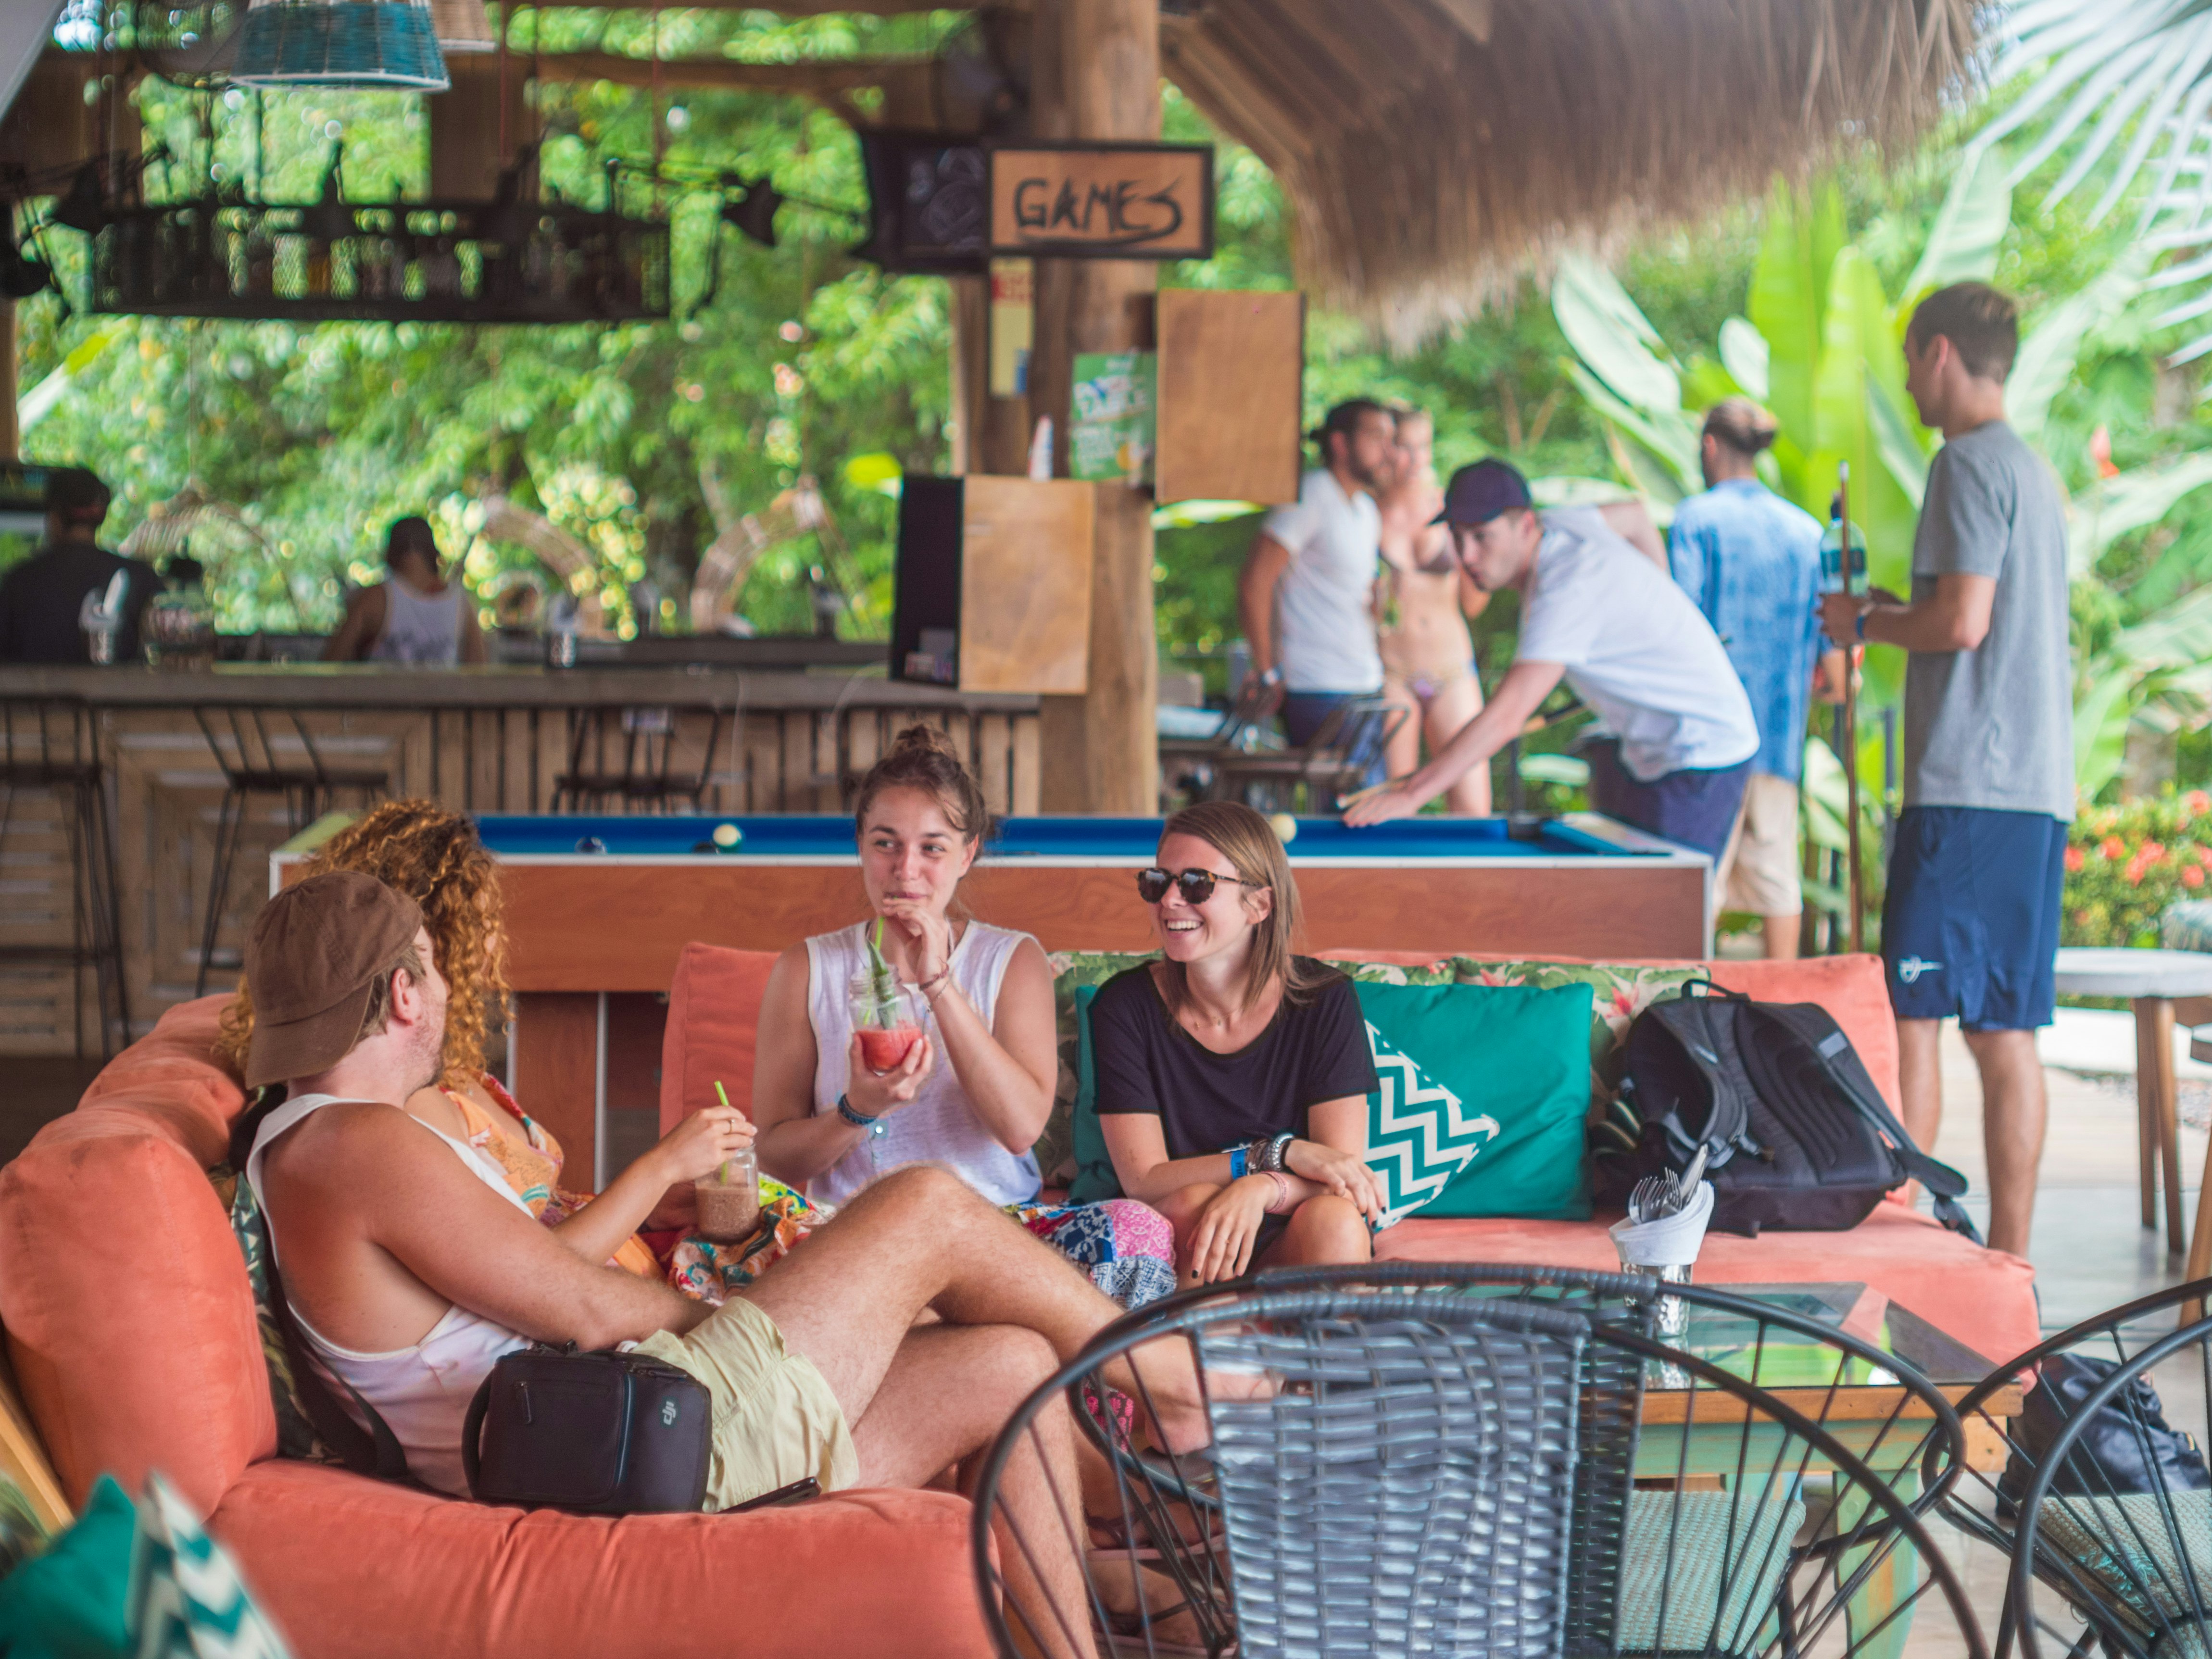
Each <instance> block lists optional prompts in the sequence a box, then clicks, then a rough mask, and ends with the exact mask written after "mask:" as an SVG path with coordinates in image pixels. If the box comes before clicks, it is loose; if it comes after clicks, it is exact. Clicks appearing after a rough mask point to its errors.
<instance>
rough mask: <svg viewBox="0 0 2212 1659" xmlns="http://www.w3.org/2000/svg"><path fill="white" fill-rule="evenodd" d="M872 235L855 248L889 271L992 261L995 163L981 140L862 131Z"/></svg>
mask: <svg viewBox="0 0 2212 1659" xmlns="http://www.w3.org/2000/svg"><path fill="white" fill-rule="evenodd" d="M859 132H860V160H861V162H862V165H863V166H864V167H866V170H867V175H868V197H869V204H870V208H869V218H870V227H869V233H868V240H866V241H865V242H863V243H862V244H861V245H860V246H859V247H856V248H854V250H853V252H854V253H855V254H856V255H858V256H859V257H860V258H863V259H867V260H870V261H872V262H873V263H874V264H879V265H881V266H882V267H883V268H884V270H912V271H930V272H934V273H936V274H938V275H939V276H957V275H959V274H961V273H963V272H974V273H978V274H980V273H981V272H982V271H983V270H986V269H987V267H988V264H989V260H990V228H991V227H990V200H989V197H988V195H987V185H988V182H989V177H990V168H989V165H988V163H987V161H985V159H984V152H983V150H982V149H981V146H980V145H976V144H972V143H947V142H946V140H945V136H944V134H942V133H933V132H919V131H902V130H900V129H896V128H884V127H876V128H869V127H863V128H860V130H859Z"/></svg>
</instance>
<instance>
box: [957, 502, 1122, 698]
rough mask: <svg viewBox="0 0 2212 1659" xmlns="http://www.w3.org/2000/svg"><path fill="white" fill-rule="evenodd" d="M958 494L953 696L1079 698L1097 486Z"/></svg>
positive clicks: (1085, 686) (1087, 636) (1086, 651)
mask: <svg viewBox="0 0 2212 1659" xmlns="http://www.w3.org/2000/svg"><path fill="white" fill-rule="evenodd" d="M1103 487H1104V488H1109V489H1111V488H1116V487H1118V486H1113V485H1108V486H1103ZM964 488H965V498H964V502H963V512H962V518H961V561H960V689H961V690H963V691H1036V692H1049V693H1054V694H1060V695H1066V696H1079V695H1080V694H1081V693H1083V692H1084V691H1085V690H1089V689H1090V680H1091V672H1090V670H1091V549H1092V537H1093V533H1094V530H1095V526H1096V518H1097V490H1098V489H1100V488H1101V486H1099V485H1096V484H1088V483H1079V482H1077V481H1076V480H1074V479H1073V478H1053V479H1044V480H1040V479H1033V478H1006V477H987V476H985V475H982V474H970V475H969V477H968V478H967V479H966V480H965V485H964Z"/></svg>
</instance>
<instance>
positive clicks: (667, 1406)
mask: <svg viewBox="0 0 2212 1659" xmlns="http://www.w3.org/2000/svg"><path fill="white" fill-rule="evenodd" d="M660 1426H661V1427H662V1428H664V1429H672V1428H674V1427H675V1426H676V1402H675V1401H673V1400H664V1401H661V1402H660Z"/></svg>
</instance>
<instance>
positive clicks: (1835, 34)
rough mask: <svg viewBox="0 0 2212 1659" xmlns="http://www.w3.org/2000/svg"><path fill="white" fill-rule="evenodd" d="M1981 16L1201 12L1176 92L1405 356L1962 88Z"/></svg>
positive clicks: (1312, 261)
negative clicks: (1586, 250)
mask: <svg viewBox="0 0 2212 1659" xmlns="http://www.w3.org/2000/svg"><path fill="white" fill-rule="evenodd" d="M1974 9H1975V6H1974V4H1973V0H1494V3H1492V0H1359V3H1357V4H1346V3H1343V0H1205V3H1204V4H1203V5H1202V6H1200V8H1198V9H1197V11H1196V13H1195V15H1190V16H1183V17H1168V18H1164V19H1163V20H1162V28H1161V61H1162V66H1163V68H1164V71H1165V73H1166V74H1167V76H1168V77H1169V78H1170V79H1171V80H1172V81H1173V82H1175V83H1176V85H1177V86H1178V87H1180V88H1182V91H1183V92H1184V93H1185V94H1187V95H1188V97H1190V98H1191V99H1192V100H1193V101H1194V102H1195V103H1197V104H1198V106H1200V108H1201V109H1203V110H1204V111H1205V112H1206V115H1207V117H1208V118H1210V119H1212V121H1213V122H1214V124H1215V125H1218V126H1219V127H1220V128H1222V129H1223V130H1224V131H1226V132H1228V133H1230V134H1231V135H1233V136H1234V137H1237V139H1239V140H1240V141H1241V142H1243V143H1246V144H1249V146H1251V148H1252V149H1254V150H1255V152H1257V153H1258V155H1260V157H1261V159H1262V160H1263V161H1266V162H1267V165H1268V167H1270V168H1272V169H1273V172H1274V173H1275V176H1276V178H1277V179H1279V180H1280V182H1281V184H1282V186H1283V189H1284V191H1285V193H1286V195H1287V196H1288V197H1289V199H1290V202H1291V206H1292V209H1293V211H1294V214H1295V235H1296V239H1297V240H1296V248H1297V264H1298V268H1299V271H1300V276H1301V279H1302V280H1303V281H1304V283H1306V284H1307V286H1308V287H1309V288H1310V289H1312V290H1313V291H1314V293H1315V294H1316V295H1317V297H1319V298H1320V299H1321V300H1322V301H1324V302H1325V303H1328V304H1330V305H1333V306H1336V307H1341V308H1344V309H1346V310H1350V311H1352V312H1354V313H1359V314H1362V315H1364V316H1366V317H1369V318H1370V319H1373V320H1375V321H1376V322H1377V323H1379V324H1380V325H1382V326H1383V328H1384V330H1385V331H1387V332H1388V333H1389V335H1390V336H1391V337H1394V338H1395V339H1398V340H1400V341H1406V340H1410V339H1413V338H1417V337H1419V336H1421V335H1424V334H1426V333H1428V332H1430V331H1432V330H1433V329H1435V328H1436V327H1437V326H1438V325H1443V324H1446V323H1449V322H1451V321H1454V320H1456V319H1460V318H1462V317H1464V316H1466V315H1468V314H1469V313H1471V312H1473V311H1474V310H1475V309H1477V308H1479V307H1480V306H1481V304H1482V303H1483V301H1485V300H1486V299H1487V298H1488V297H1490V296H1491V295H1492V294H1493V293H1495V292H1496V291H1497V290H1498V289H1499V288H1500V287H1501V286H1502V285H1504V284H1505V283H1510V281H1511V280H1512V279H1513V278H1515V277H1516V276H1518V275H1519V274H1520V273H1522V271H1524V270H1527V269H1528V267H1529V265H1530V264H1532V263H1541V262H1542V261H1543V260H1545V259H1546V258H1547V257H1548V256H1549V255H1550V254H1551V253H1552V252H1553V251H1554V250H1556V249H1557V248H1558V247H1559V246H1562V245H1563V244H1565V243H1567V242H1570V241H1573V240H1605V239H1606V238H1607V237H1609V236H1612V235H1613V234H1618V233H1620V232H1622V231H1625V230H1628V229H1632V228H1638V227H1641V226H1646V225H1650V224H1652V223H1655V222H1664V221H1667V220H1669V219H1674V220H1679V219H1682V218H1686V217H1690V216H1696V215H1700V214H1703V213H1705V212H1708V211H1710V210H1712V209H1713V208H1715V207H1717V206H1718V205H1719V204H1722V203H1723V202H1724V201H1726V200H1728V199H1729V198H1730V197H1740V196H1741V195H1744V194H1747V193H1757V192H1759V191H1763V190H1764V189H1765V188H1766V186H1767V185H1769V184H1770V183H1771V180H1772V179H1773V177H1774V175H1775V174H1776V173H1778V172H1782V173H1801V172H1802V171H1803V170H1805V169H1807V168H1808V167H1812V166H1814V165H1816V164H1817V163H1818V162H1820V161H1822V160H1823V159H1825V158H1826V157H1827V156H1828V155H1831V154H1832V153H1833V152H1834V151H1835V150H1837V149H1838V148H1839V147H1840V146H1842V145H1844V144H1845V143H1850V142H1854V141H1857V140H1862V139H1866V138H1871V139H1873V140H1874V141H1875V142H1876V143H1881V144H1884V145H1894V144H1899V143H1904V142H1907V141H1909V140H1911V138H1912V137H1914V136H1916V135H1917V133H1918V132H1920V131H1922V130H1923V127H1925V126H1926V125H1929V124H1931V123H1932V122H1933V121H1934V120H1935V119H1936V118H1937V116H1938V115H1939V113H1940V112H1941V110H1942V98H1943V94H1945V92H1946V91H1947V90H1950V91H1954V92H1955V91H1956V90H1958V89H1959V87H1960V78H1961V76H1962V72H1963V70H1964V68H1965V65H1966V60H1967V58H1968V56H1969V53H1970V52H1971V50H1972V41H1973V32H1972V14H1973V11H1974Z"/></svg>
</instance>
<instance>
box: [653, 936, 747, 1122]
mask: <svg viewBox="0 0 2212 1659" xmlns="http://www.w3.org/2000/svg"><path fill="white" fill-rule="evenodd" d="M775 957H776V953H775V951H733V950H732V949H730V948H729V947H728V946H727V945H700V944H696V943H695V944H691V945H685V946H684V954H683V955H682V956H680V957H678V958H677V959H676V977H675V979H674V980H672V981H671V982H670V984H669V987H668V1031H667V1035H666V1036H664V1037H662V1038H661V1042H660V1133H663V1134H666V1133H668V1132H669V1131H670V1130H671V1129H672V1128H674V1127H676V1126H677V1125H678V1124H679V1123H681V1122H682V1121H684V1118H685V1116H686V1115H689V1114H690V1113H692V1112H696V1111H697V1110H698V1109H700V1108H701V1107H702V1106H704V1105H705V1104H706V1103H708V1101H710V1100H712V1099H714V1083H715V1080H716V1079H720V1081H721V1084H722V1086H723V1087H724V1088H726V1089H727V1090H728V1091H729V1095H730V1103H731V1104H732V1106H735V1107H736V1108H737V1109H738V1110H739V1111H741V1112H744V1113H745V1114H747V1115H750V1114H751V1111H752V1107H753V1056H754V1054H755V1052H756V1048H757V1044H756V1042H755V1039H756V1037H757V1027H758V1026H759V1024H760V1009H761V999H762V998H763V997H764V996H766V995H767V994H768V976H769V972H770V971H771V970H772V969H774V968H775Z"/></svg>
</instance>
